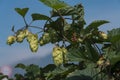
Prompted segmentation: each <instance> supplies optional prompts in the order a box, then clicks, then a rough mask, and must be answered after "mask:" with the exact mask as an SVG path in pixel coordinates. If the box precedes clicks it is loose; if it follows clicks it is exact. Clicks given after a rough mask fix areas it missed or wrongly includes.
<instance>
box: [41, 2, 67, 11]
mask: <svg viewBox="0 0 120 80" xmlns="http://www.w3.org/2000/svg"><path fill="white" fill-rule="evenodd" d="M39 1H41V2H42V3H44V4H45V5H47V6H49V7H51V8H53V9H56V10H57V9H60V8H64V7H66V6H68V5H67V4H66V3H64V2H62V1H60V0H39Z"/></svg>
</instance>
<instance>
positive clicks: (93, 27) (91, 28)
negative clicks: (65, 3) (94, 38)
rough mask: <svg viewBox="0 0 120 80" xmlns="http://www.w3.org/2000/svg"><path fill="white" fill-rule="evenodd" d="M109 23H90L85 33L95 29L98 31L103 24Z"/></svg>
mask: <svg viewBox="0 0 120 80" xmlns="http://www.w3.org/2000/svg"><path fill="white" fill-rule="evenodd" d="M106 23H109V21H106V20H95V21H93V22H92V23H90V24H89V25H88V26H87V27H86V28H85V31H86V32H87V33H88V32H90V31H93V30H95V29H98V27H100V26H101V25H103V24H106Z"/></svg>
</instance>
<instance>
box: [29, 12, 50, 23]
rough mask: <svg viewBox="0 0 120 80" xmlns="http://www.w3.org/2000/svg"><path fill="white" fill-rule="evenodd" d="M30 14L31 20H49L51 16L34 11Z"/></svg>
mask: <svg viewBox="0 0 120 80" xmlns="http://www.w3.org/2000/svg"><path fill="white" fill-rule="evenodd" d="M31 16H32V19H33V21H35V20H49V21H50V20H51V18H49V17H48V16H46V15H43V14H38V13H34V14H32V15H31Z"/></svg>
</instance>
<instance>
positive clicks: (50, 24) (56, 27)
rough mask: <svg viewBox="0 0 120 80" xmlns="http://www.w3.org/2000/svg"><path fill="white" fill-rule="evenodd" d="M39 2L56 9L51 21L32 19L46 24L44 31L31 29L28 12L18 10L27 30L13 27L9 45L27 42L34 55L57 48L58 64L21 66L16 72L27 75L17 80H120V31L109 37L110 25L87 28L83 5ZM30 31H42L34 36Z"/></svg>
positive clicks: (97, 23) (55, 59) (35, 15)
mask: <svg viewBox="0 0 120 80" xmlns="http://www.w3.org/2000/svg"><path fill="white" fill-rule="evenodd" d="M39 1H41V2H42V3H44V4H45V5H47V6H49V7H50V8H52V10H51V15H50V17H49V16H46V15H43V14H39V13H33V14H32V15H31V17H32V22H34V21H37V20H39V21H41V20H44V21H45V24H44V25H43V27H39V26H34V25H32V24H31V23H30V24H29V25H28V24H27V23H26V20H25V15H26V13H27V12H28V8H23V9H20V8H16V9H15V10H16V12H17V13H18V14H20V15H21V16H22V17H23V19H24V22H25V26H24V27H23V28H21V29H19V30H17V31H15V30H14V27H13V28H12V31H13V32H14V35H11V36H9V37H8V39H7V44H8V45H12V44H13V43H15V42H17V43H22V42H23V41H24V40H27V42H28V43H29V47H30V50H31V51H32V52H37V50H38V48H39V46H44V45H46V44H49V43H52V44H55V47H54V48H53V51H52V57H53V62H54V64H48V65H47V66H45V67H39V66H38V65H34V64H31V65H24V64H18V65H16V68H21V69H23V70H24V71H25V74H15V78H16V80H110V79H113V80H120V78H119V77H120V69H119V67H120V37H119V36H120V28H117V29H112V30H110V31H108V33H105V32H103V31H100V30H99V27H100V26H101V25H103V24H106V23H109V21H106V20H96V21H93V22H91V23H90V24H89V25H88V26H85V24H86V22H85V20H84V7H83V6H82V4H78V5H75V6H69V5H67V4H66V3H64V2H62V1H60V0H39ZM69 20H70V21H69ZM30 28H36V29H39V30H40V31H39V32H32V31H31V30H30ZM99 44H100V45H101V47H102V48H100V47H99ZM0 77H1V75H0ZM3 77H4V75H2V77H1V78H3Z"/></svg>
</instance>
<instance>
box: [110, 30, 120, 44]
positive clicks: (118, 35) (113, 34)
mask: <svg viewBox="0 0 120 80" xmlns="http://www.w3.org/2000/svg"><path fill="white" fill-rule="evenodd" d="M108 38H109V39H110V41H111V42H112V43H115V42H117V41H119V40H120V28H116V29H112V30H110V31H108Z"/></svg>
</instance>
